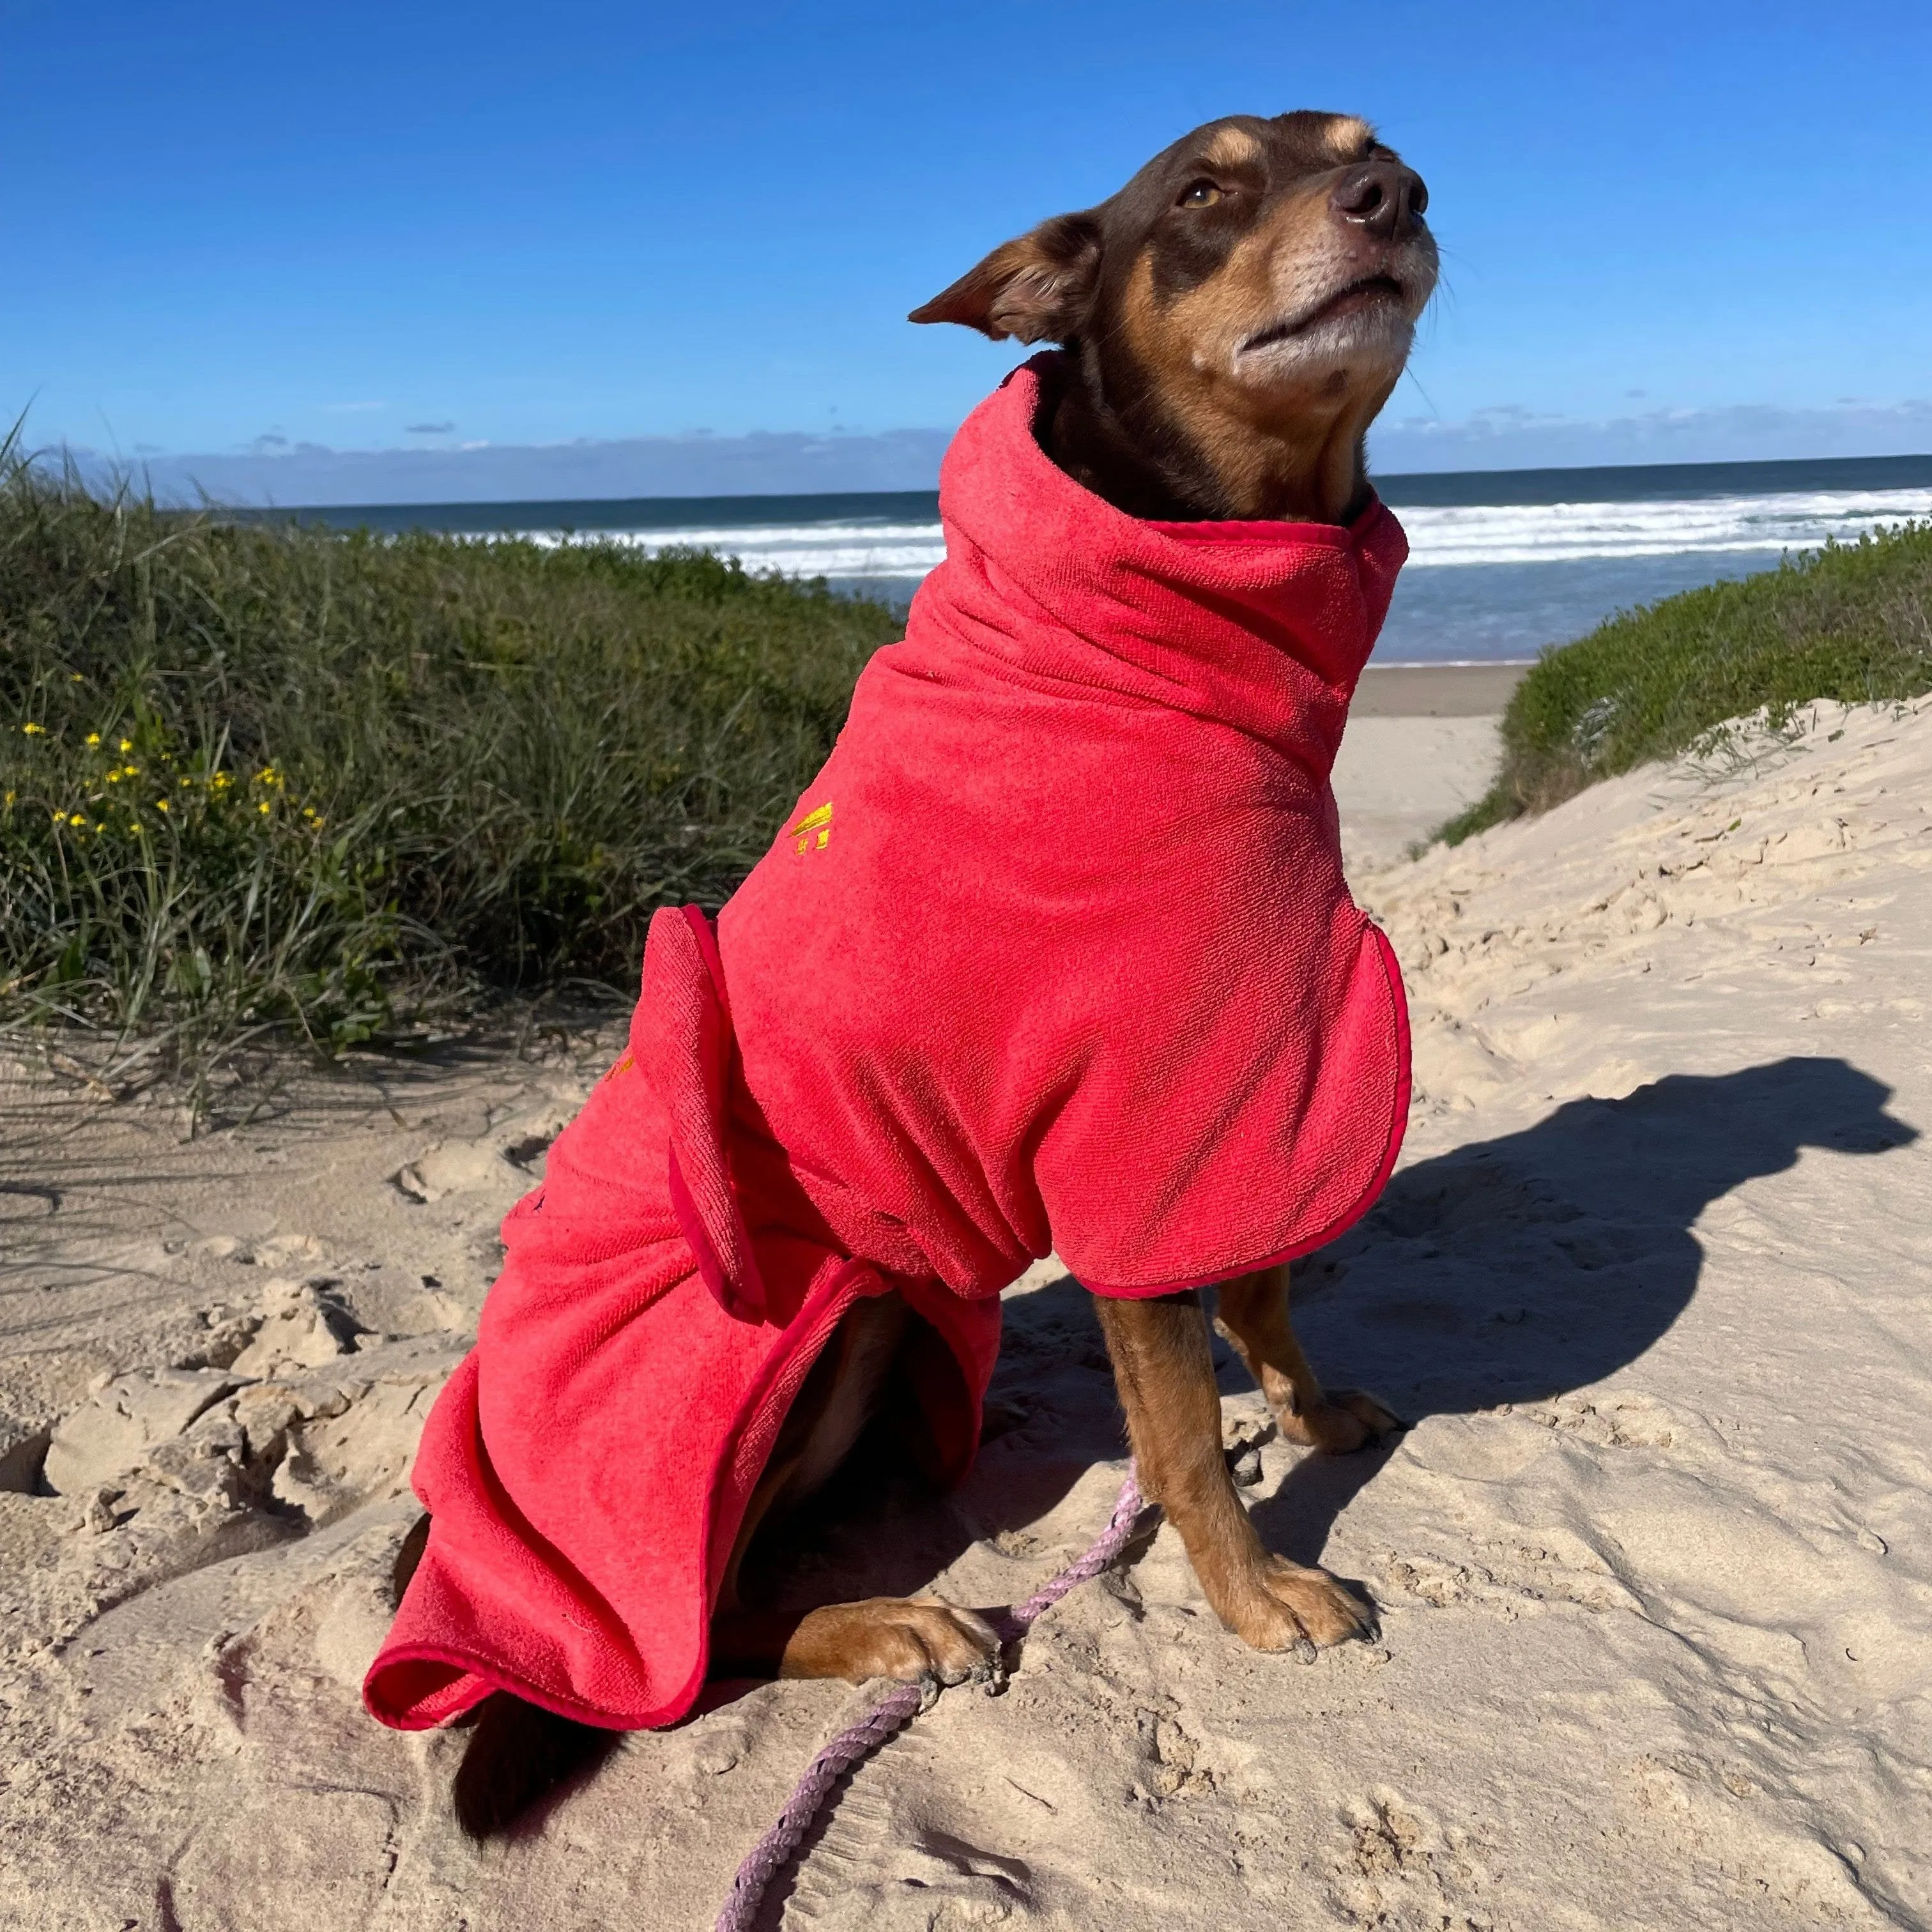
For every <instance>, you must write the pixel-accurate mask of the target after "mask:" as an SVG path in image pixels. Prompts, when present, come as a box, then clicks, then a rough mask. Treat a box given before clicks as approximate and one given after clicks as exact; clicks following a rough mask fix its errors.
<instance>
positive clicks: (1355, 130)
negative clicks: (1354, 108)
mask: <svg viewBox="0 0 1932 1932" xmlns="http://www.w3.org/2000/svg"><path fill="white" fill-rule="evenodd" d="M1375 145H1376V130H1374V129H1373V127H1370V125H1369V124H1368V123H1367V121H1358V119H1357V118H1355V115H1352V114H1338V115H1336V117H1335V118H1334V120H1332V121H1330V122H1329V124H1328V148H1329V151H1330V152H1331V154H1334V157H1335V158H1336V159H1337V160H1338V161H1364V160H1367V159H1368V157H1369V154H1370V150H1371V149H1373V148H1374V146H1375Z"/></svg>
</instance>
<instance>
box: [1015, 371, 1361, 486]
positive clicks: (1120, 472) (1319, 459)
mask: <svg viewBox="0 0 1932 1932" xmlns="http://www.w3.org/2000/svg"><path fill="white" fill-rule="evenodd" d="M1064 353H1065V358H1066V363H1067V377H1066V380H1064V381H1062V382H1061V383H1060V384H1059V385H1058V395H1057V396H1053V395H1049V398H1047V399H1046V407H1045V408H1044V409H1043V411H1042V413H1041V418H1040V422H1039V425H1038V426H1037V428H1038V434H1039V436H1040V442H1041V444H1042V446H1043V448H1044V449H1046V453H1047V455H1049V456H1050V457H1051V458H1052V459H1053V460H1054V461H1055V463H1058V465H1059V466H1060V467H1061V469H1064V470H1065V471H1066V472H1067V474H1068V475H1070V476H1071V477H1072V478H1073V480H1074V481H1076V483H1079V484H1082V486H1083V487H1085V488H1087V489H1089V490H1092V491H1093V492H1094V494H1095V495H1096V496H1099V497H1100V498H1101V499H1103V501H1104V502H1109V503H1111V504H1112V505H1113V506H1114V507H1115V509H1117V510H1121V511H1124V512H1125V513H1126V514H1127V515H1129V516H1131V517H1147V518H1149V519H1152V520H1159V521H1163V522H1175V523H1193V522H1226V521H1229V520H1235V519H1241V520H1256V521H1268V522H1274V521H1282V522H1294V523H1350V522H1352V521H1353V520H1354V519H1355V517H1358V516H1359V515H1360V514H1361V512H1362V511H1363V510H1364V508H1366V507H1367V504H1368V501H1369V498H1370V494H1371V491H1370V487H1369V477H1368V463H1367V451H1366V449H1365V447H1364V438H1365V437H1366V436H1367V431H1368V426H1369V425H1370V422H1372V421H1373V419H1374V417H1375V416H1376V412H1377V410H1379V409H1380V408H1381V407H1382V403H1383V401H1385V393H1376V394H1373V395H1362V396H1354V395H1349V396H1345V397H1343V398H1340V399H1338V400H1337V401H1335V402H1334V403H1333V404H1329V405H1328V407H1321V406H1320V405H1317V406H1316V407H1308V406H1307V405H1306V404H1300V405H1298V406H1297V407H1295V409H1294V410H1292V412H1289V411H1287V410H1284V412H1283V415H1284V417H1285V418H1286V420H1285V421H1284V422H1283V423H1282V424H1281V425H1280V428H1278V429H1277V430H1276V431H1274V432H1273V433H1271V431H1269V430H1268V429H1265V428H1257V427H1256V426H1254V425H1253V424H1252V423H1250V422H1236V421H1235V420H1234V419H1224V420H1223V422H1220V423H1218V424H1217V425H1214V431H1216V432H1217V433H1215V434H1212V435H1211V437H1203V436H1202V435H1201V434H1199V433H1198V432H1190V429H1189V428H1187V427H1185V426H1184V425H1182V424H1181V423H1180V422H1178V421H1177V420H1176V419H1175V416H1174V413H1172V411H1170V410H1168V409H1166V408H1165V407H1163V404H1162V401H1161V399H1160V396H1159V395H1158V394H1157V391H1156V390H1155V389H1154V387H1153V386H1151V385H1148V384H1144V383H1129V384H1121V383H1109V382H1108V381H1107V380H1106V378H1105V376H1104V375H1103V372H1102V371H1101V370H1100V367H1099V363H1098V359H1097V356H1095V355H1094V353H1092V351H1091V349H1089V348H1088V347H1087V346H1086V345H1085V344H1081V343H1077V342H1074V343H1069V344H1067V347H1066V350H1065V352H1064ZM1123 391H1124V392H1125V393H1122V392H1123Z"/></svg>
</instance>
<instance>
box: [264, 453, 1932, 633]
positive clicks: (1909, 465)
mask: <svg viewBox="0 0 1932 1932" xmlns="http://www.w3.org/2000/svg"><path fill="white" fill-rule="evenodd" d="M1376 487H1378V488H1379V490H1381V492H1382V496H1383V497H1384V499H1385V500H1386V501H1387V502H1388V503H1389V504H1390V505H1391V506H1392V507H1393V508H1394V509H1395V510H1396V511H1397V514H1399V515H1400V517H1401V518H1402V521H1403V525H1404V526H1405V527H1406V529H1407V530H1408V532H1409V544H1410V556H1409V567H1408V568H1407V569H1406V570H1405V571H1403V574H1402V577H1401V580H1400V583H1398V584H1397V589H1396V595H1395V601H1394V604H1393V606H1392V607H1391V610H1390V612H1389V617H1388V623H1387V625H1385V627H1384V628H1383V631H1382V639H1381V641H1380V642H1379V643H1378V645H1377V646H1376V661H1377V662H1379V663H1383V664H1445V663H1455V662H1459V661H1471V662H1495V661H1499V660H1508V659H1511V658H1530V657H1533V656H1535V654H1536V653H1537V652H1538V651H1539V650H1541V649H1543V648H1544V646H1546V645H1548V644H1554V643H1566V642H1568V640H1570V639H1571V638H1572V637H1580V636H1581V635H1582V634H1583V633H1584V632H1585V631H1589V630H1590V629H1591V628H1593V627H1594V626H1595V625H1598V624H1599V623H1601V622H1602V621H1603V620H1604V619H1605V618H1606V617H1608V616H1612V615H1613V614H1614V613H1616V612H1617V611H1619V610H1628V609H1631V608H1632V607H1634V606H1637V605H1639V604H1649V603H1652V602H1655V601H1656V600H1657V599H1658V598H1661V597H1668V596H1670V595H1673V594H1674V593H1675V592H1678V591H1680V590H1688V589H1694V588H1695V587H1697V586H1699V585H1700V584H1706V583H1714V582H1715V581H1717V580H1718V579H1720V578H1723V577H1742V576H1745V575H1747V574H1749V573H1750V572H1751V571H1759V570H1764V569H1767V568H1771V567H1772V566H1773V565H1775V564H1776V562H1778V558H1779V556H1781V554H1783V553H1786V552H1793V553H1796V552H1799V551H1802V550H1811V549H1815V548H1817V547H1818V546H1819V545H1820V544H1823V543H1824V542H1825V541H1826V540H1827V539H1828V538H1837V539H1838V541H1841V542H1842V541H1855V539H1856V538H1858V536H1859V535H1861V534H1863V533H1864V532H1867V531H1870V530H1871V529H1875V528H1876V527H1878V526H1880V525H1882V524H1888V523H1901V522H1903V521H1905V520H1906V519H1908V518H1913V517H1916V518H1932V456H1906V457H1873V458H1825V459H1820V460H1813V461H1803V462H1790V463H1670V464H1658V465H1653V466H1619V467H1613V468H1604V469H1503V470H1487V471H1475V470H1472V471H1463V472H1450V473H1445V474H1439V475H1407V476H1379V477H1378V478H1376ZM938 502H939V499H938V495H937V493H935V492H930V491H924V490H913V491H904V492H895V493H885V492H860V493H851V494H847V495H843V496H688V497H674V496H658V497H641V498H637V499H631V500H628V501H609V502H529V503H450V504H428V505H401V506H399V505H365V506H362V507H359V508H341V509H338V508H330V509H321V510H299V511H284V512H280V513H274V512H269V513H257V514H284V515H293V516H294V517H297V518H299V520H303V521H313V522H317V523H328V524H331V525H335V526H343V527H353V526H357V525H366V526H369V527H371V528H373V529H381V530H388V531H397V530H403V529H434V530H443V531H449V532H458V533H463V534H469V535H500V534H505V533H516V534H520V535H530V536H535V537H537V538H540V539H542V540H544V541H568V539H569V538H570V537H571V536H572V535H575V536H578V537H592V536H595V537H609V538H617V539H619V540H621V541H625V542H631V543H635V544H638V545H639V546H640V547H643V548H645V549H646V550H658V549H661V548H664V547H668V546H670V545H673V544H691V545H697V546H699V547H703V548H706V549H709V550H718V551H720V552H721V553H725V554H727V555H729V556H736V557H738V558H739V559H742V562H743V563H744V565H745V568H747V569H748V570H775V571H782V572H783V573H784V574H787V576H797V577H824V578H825V579H826V580H827V581H828V582H829V583H831V584H832V586H834V587H835V588H837V589H842V590H847V591H851V592H864V593H866V594H868V595H874V596H880V597H883V598H886V599H888V600H889V601H892V602H893V603H895V604H901V605H903V604H905V603H907V602H908V601H910V598H911V595H912V593H913V590H914V589H916V588H917V586H918V584H919V580H920V579H921V578H922V577H924V576H925V574H926V572H927V571H929V570H930V569H932V567H933V566H934V565H935V564H936V563H938V562H939V560H940V559H941V557H942V556H944V553H945V544H944V537H943V535H942V534H941V529H940V525H939V514H938Z"/></svg>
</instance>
